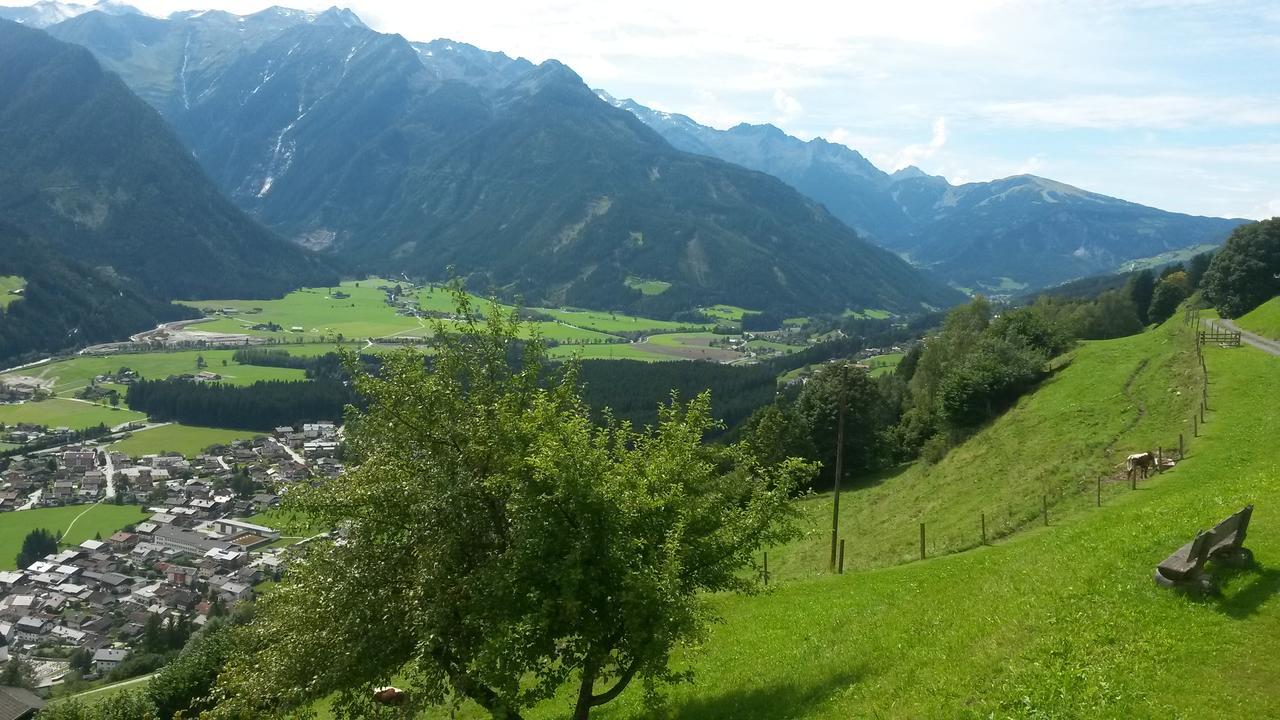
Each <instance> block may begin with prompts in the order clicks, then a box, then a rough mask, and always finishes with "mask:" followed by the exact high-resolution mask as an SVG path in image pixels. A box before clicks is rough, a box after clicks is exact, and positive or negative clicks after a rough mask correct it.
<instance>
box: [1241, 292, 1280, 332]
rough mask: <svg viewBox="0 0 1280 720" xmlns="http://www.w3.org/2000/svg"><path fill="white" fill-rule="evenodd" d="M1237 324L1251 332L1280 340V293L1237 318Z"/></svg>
mask: <svg viewBox="0 0 1280 720" xmlns="http://www.w3.org/2000/svg"><path fill="white" fill-rule="evenodd" d="M1236 325H1239V326H1240V327H1241V328H1242V329H1244V330H1248V331H1249V332H1251V333H1255V334H1257V335H1261V336H1263V337H1268V338H1271V339H1272V340H1280V295H1277V296H1276V297H1273V298H1271V299H1270V300H1268V301H1266V302H1264V303H1262V304H1261V305H1259V306H1258V307H1256V308H1254V309H1253V310H1252V311H1250V312H1248V313H1246V314H1244V315H1241V316H1240V317H1238V318H1236Z"/></svg>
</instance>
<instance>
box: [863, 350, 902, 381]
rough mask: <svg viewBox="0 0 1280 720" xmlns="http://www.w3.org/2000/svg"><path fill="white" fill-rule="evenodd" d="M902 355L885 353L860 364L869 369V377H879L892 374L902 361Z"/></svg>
mask: <svg viewBox="0 0 1280 720" xmlns="http://www.w3.org/2000/svg"><path fill="white" fill-rule="evenodd" d="M903 355H904V353H886V354H884V355H876V356H875V357H869V358H867V359H866V360H863V361H862V363H863V364H864V365H866V366H867V367H869V368H871V377H879V376H881V375H885V374H887V373H891V372H893V371H894V370H895V369H896V368H897V367H898V363H899V362H901V361H902V358H903Z"/></svg>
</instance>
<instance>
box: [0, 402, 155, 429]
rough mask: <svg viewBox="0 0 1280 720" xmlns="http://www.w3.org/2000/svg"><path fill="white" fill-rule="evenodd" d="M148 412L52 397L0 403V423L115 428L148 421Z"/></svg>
mask: <svg viewBox="0 0 1280 720" xmlns="http://www.w3.org/2000/svg"><path fill="white" fill-rule="evenodd" d="M145 419H146V415H143V414H142V413H139V412H134V411H132V410H129V409H126V408H124V407H118V408H113V407H111V406H109V405H95V404H93V403H89V402H84V401H80V400H69V399H65V398H50V399H48V400H42V401H40V402H25V403H20V404H17V405H0V423H4V424H6V425H15V424H17V423H31V424H33V425H47V426H49V427H67V428H71V429H72V430H83V429H85V428H90V427H97V426H98V425H106V426H107V427H115V426H116V425H120V424H123V423H127V422H132V421H134V420H145Z"/></svg>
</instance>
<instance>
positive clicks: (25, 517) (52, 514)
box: [0, 503, 147, 570]
mask: <svg viewBox="0 0 1280 720" xmlns="http://www.w3.org/2000/svg"><path fill="white" fill-rule="evenodd" d="M146 517H147V516H146V515H144V514H143V513H142V512H141V508H140V507H139V506H137V505H112V504H110V503H98V504H97V505H67V506H64V507H53V508H35V509H33V510H21V511H18V512H8V513H4V514H0V570H13V569H14V568H16V567H17V562H16V559H17V555H18V551H20V550H21V549H22V540H23V538H25V537H26V536H27V534H28V533H30V532H31V531H32V530H35V529H37V528H45V529H47V530H49V531H50V532H52V533H54V534H55V535H56V534H57V533H59V532H62V533H65V534H64V535H63V538H62V544H63V545H64V546H75V545H79V544H80V543H82V542H84V541H85V540H91V539H93V537H94V536H95V535H101V536H102V537H107V536H109V535H111V534H112V533H114V532H116V531H117V530H119V529H120V528H122V527H124V526H125V525H129V524H132V523H137V522H142V520H144V519H145V518H146Z"/></svg>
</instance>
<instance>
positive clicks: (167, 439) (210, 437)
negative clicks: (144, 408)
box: [111, 425, 263, 457]
mask: <svg viewBox="0 0 1280 720" xmlns="http://www.w3.org/2000/svg"><path fill="white" fill-rule="evenodd" d="M262 435H263V433H260V432H254V431H252V430H225V429H222V428H208V427H197V426H193V425H161V426H158V427H154V428H150V429H147V430H142V431H140V432H136V433H134V434H133V435H132V436H131V437H128V438H125V439H124V440H119V441H116V442H114V443H112V444H111V449H112V450H113V451H115V452H122V453H125V454H127V455H130V456H132V457H139V456H142V455H155V454H159V453H163V452H176V453H181V454H183V455H185V456H187V457H194V456H196V455H199V454H200V452H201V451H203V450H204V449H205V448H207V447H209V446H210V445H220V444H225V443H229V442H231V441H233V440H248V439H251V438H255V437H261V436H262Z"/></svg>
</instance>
